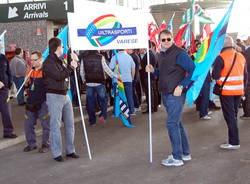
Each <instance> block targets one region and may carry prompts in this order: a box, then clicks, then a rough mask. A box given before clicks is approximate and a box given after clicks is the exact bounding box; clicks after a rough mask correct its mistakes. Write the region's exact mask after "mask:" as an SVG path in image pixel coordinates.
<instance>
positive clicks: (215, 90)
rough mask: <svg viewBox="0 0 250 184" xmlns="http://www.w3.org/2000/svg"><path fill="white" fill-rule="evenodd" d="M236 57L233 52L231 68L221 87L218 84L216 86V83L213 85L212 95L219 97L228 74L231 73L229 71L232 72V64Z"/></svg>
mask: <svg viewBox="0 0 250 184" xmlns="http://www.w3.org/2000/svg"><path fill="white" fill-rule="evenodd" d="M236 56H237V54H236V52H235V55H234V60H233V64H232V66H231V68H230V70H229V72H228V73H227V76H226V78H225V79H224V81H223V83H222V84H221V85H220V84H217V83H216V84H215V86H214V89H213V93H214V94H216V95H221V93H222V89H223V86H224V84H225V83H226V81H227V78H228V76H229V75H230V73H231V71H232V69H233V66H234V63H235V60H236Z"/></svg>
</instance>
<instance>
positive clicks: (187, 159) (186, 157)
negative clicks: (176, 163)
mask: <svg viewBox="0 0 250 184" xmlns="http://www.w3.org/2000/svg"><path fill="white" fill-rule="evenodd" d="M182 160H183V161H185V162H187V161H190V160H192V157H191V154H189V155H182Z"/></svg>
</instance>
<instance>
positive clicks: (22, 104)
mask: <svg viewBox="0 0 250 184" xmlns="http://www.w3.org/2000/svg"><path fill="white" fill-rule="evenodd" d="M18 105H19V106H24V105H26V102H23V103H21V104H18Z"/></svg>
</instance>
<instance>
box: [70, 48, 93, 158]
mask: <svg viewBox="0 0 250 184" xmlns="http://www.w3.org/2000/svg"><path fill="white" fill-rule="evenodd" d="M71 52H73V51H71ZM74 75H75V82H76V91H77V97H78V103H79V107H80V112H81V118H82V127H83V131H84V135H85V141H86V145H87V149H88V154H89V159H90V160H92V156H91V152H90V148H89V141H88V135H87V131H86V126H85V121H84V116H83V111H82V102H81V97H80V93H79V86H78V79H77V74H76V69H74Z"/></svg>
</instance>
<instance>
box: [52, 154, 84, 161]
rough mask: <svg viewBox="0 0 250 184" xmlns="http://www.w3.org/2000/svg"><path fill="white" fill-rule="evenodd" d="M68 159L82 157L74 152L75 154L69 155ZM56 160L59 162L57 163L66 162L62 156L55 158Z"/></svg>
mask: <svg viewBox="0 0 250 184" xmlns="http://www.w3.org/2000/svg"><path fill="white" fill-rule="evenodd" d="M66 157H70V158H80V156H79V155H77V154H76V153H75V152H74V153H71V154H67V155H66ZM54 160H55V161H57V162H63V161H64V159H63V157H62V156H61V155H60V156H58V157H56V158H54Z"/></svg>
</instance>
